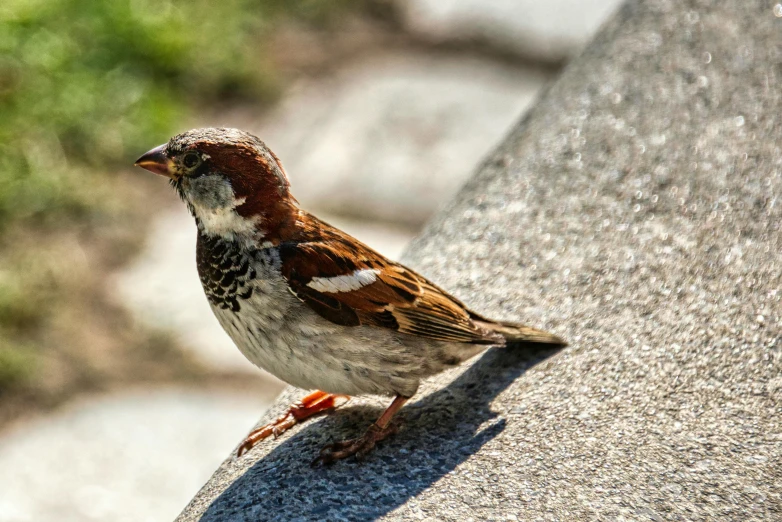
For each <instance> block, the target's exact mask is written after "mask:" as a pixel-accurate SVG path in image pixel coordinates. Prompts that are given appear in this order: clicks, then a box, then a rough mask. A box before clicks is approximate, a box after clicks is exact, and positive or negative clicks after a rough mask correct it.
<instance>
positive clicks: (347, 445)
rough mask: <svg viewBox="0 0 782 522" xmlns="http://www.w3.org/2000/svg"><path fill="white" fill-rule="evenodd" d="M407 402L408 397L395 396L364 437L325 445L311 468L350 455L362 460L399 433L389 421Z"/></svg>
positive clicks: (396, 427) (397, 427)
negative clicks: (387, 439)
mask: <svg viewBox="0 0 782 522" xmlns="http://www.w3.org/2000/svg"><path fill="white" fill-rule="evenodd" d="M408 400H410V397H403V396H401V395H397V396H396V397H395V398H394V402H392V403H391V406H389V407H388V409H386V411H384V412H383V415H381V416H380V418H379V419H377V420H376V421H375V423H374V424H372V425H371V426H370V427H369V429H368V430H367V431H366V433H364V435H362V436H361V437H359V438H357V439H349V440H343V441H341V442H334V443H332V444H327V445H326V446H324V447H323V449H322V450H320V455H319V456H318V458H316V459H315V460H313V461H312V466H319V465H322V464H331V463H332V462H335V461H337V460H340V459H344V458H346V457H349V456H351V455H355V456H356V458H358V459H363V458H364V457H365V456H366V455H367V453H369V452H370V451H371V450H372V448H374V447H375V444H377V443H378V442H380V441H381V440H383V439H385V438H386V437H388V436H390V435H393V434H394V433H396V432H397V431H399V425H398V424H396V423H393V422H391V419H392V418H393V417H394V414H396V412H398V411H399V409H400V408H401V407H402V406H404V404H405V403H406V402H407V401H408Z"/></svg>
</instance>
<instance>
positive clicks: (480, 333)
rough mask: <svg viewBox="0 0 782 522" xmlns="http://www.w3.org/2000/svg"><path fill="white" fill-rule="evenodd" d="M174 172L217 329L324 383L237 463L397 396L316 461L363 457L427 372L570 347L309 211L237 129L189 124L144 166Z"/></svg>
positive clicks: (290, 374) (260, 355) (258, 144)
mask: <svg viewBox="0 0 782 522" xmlns="http://www.w3.org/2000/svg"><path fill="white" fill-rule="evenodd" d="M135 164H136V166H139V167H142V168H144V169H146V170H148V171H150V172H153V173H155V174H160V175H163V176H166V177H168V178H170V183H171V185H172V186H173V187H174V189H175V190H176V192H177V193H178V194H179V196H180V197H181V198H182V200H183V201H184V202H185V204H186V205H187V208H188V209H189V210H190V213H191V214H192V216H193V217H194V218H195V223H196V227H197V229H198V239H197V243H196V262H197V266H198V274H199V278H200V280H201V284H202V286H203V289H204V292H205V293H206V297H207V299H208V301H209V305H210V307H211V309H212V311H213V312H214V315H215V316H216V317H217V320H218V321H219V323H220V325H221V326H222V327H223V329H225V331H226V333H227V334H228V335H229V336H230V338H231V339H232V340H233V342H234V343H235V344H236V346H237V347H238V348H239V350H240V351H241V352H242V353H243V354H244V356H245V357H247V359H249V360H250V361H251V362H252V363H254V364H255V365H257V366H259V367H260V368H263V369H264V370H266V371H268V372H269V373H271V374H273V375H275V376H276V377H278V378H279V379H281V380H283V381H285V382H286V383H288V384H291V385H293V386H295V387H298V388H302V389H306V390H313V389H314V390H317V391H315V392H313V393H310V394H309V395H307V396H306V397H304V398H303V399H302V400H301V401H299V402H298V403H296V404H294V405H292V406H291V407H290V409H288V411H287V413H286V414H285V415H283V416H281V417H280V418H278V419H277V420H276V421H274V422H273V423H271V424H269V425H267V426H263V427H260V428H257V429H255V430H253V431H252V432H251V433H250V434H249V435H248V436H247V438H246V439H245V440H244V442H242V443H241V445H240V446H239V449H238V450H237V457H240V456H241V455H242V454H244V453H246V452H247V451H249V450H250V449H251V448H252V447H253V446H254V445H256V444H257V443H258V442H259V441H261V440H263V439H265V438H267V437H269V436H271V435H274V436H278V435H280V434H281V433H282V432H284V431H285V430H287V429H288V428H290V427H291V426H293V425H294V424H296V423H297V422H300V421H302V420H304V419H306V418H308V417H311V416H313V415H315V414H318V413H321V412H327V411H331V410H333V409H334V408H336V407H338V406H340V405H342V404H344V403H345V402H346V401H347V400H349V398H350V397H351V396H357V395H384V396H389V397H394V399H393V401H392V402H391V404H390V406H389V407H388V409H386V410H385V412H384V413H383V414H382V415H381V416H380V418H378V420H377V421H376V422H375V423H374V424H372V425H371V426H370V427H369V429H368V430H367V431H366V432H365V433H364V434H363V435H362V436H360V437H358V438H355V439H350V440H346V441H341V442H335V443H332V444H329V445H327V446H326V447H324V448H323V449H322V450H321V451H320V454H319V456H318V457H317V458H316V459H315V461H313V464H314V465H319V464H330V463H332V462H334V461H336V460H339V459H343V458H346V457H349V456H351V455H355V456H356V457H357V458H363V457H364V456H365V455H366V454H367V453H368V452H369V451H370V450H372V448H373V447H374V446H375V445H376V443H377V442H379V441H381V440H383V439H385V438H386V437H388V436H389V435H391V434H393V433H395V432H396V431H397V429H398V424H397V423H396V422H392V418H393V417H394V414H396V412H397V411H399V409H400V408H402V406H403V405H404V404H405V402H407V401H408V400H409V399H410V398H411V397H412V396H413V395H415V393H416V390H418V386H419V384H420V383H421V380H423V379H425V378H427V377H429V376H432V375H434V374H437V373H439V372H441V371H443V370H445V369H447V368H452V367H454V366H457V365H459V364H460V363H462V362H464V361H466V360H468V359H470V358H471V357H473V356H474V355H476V354H478V353H480V352H482V351H484V350H486V349H487V348H489V347H492V346H498V347H506V346H507V347H518V346H524V345H532V344H540V343H545V344H550V345H557V346H564V345H565V344H566V343H565V342H564V341H563V340H562V339H561V338H559V337H557V336H555V335H553V334H550V333H547V332H544V331H542V330H538V329H535V328H531V327H528V326H522V325H520V324H515V323H510V322H504V321H493V320H491V319H488V318H486V317H483V316H481V315H480V314H478V313H476V312H474V311H472V310H470V309H468V308H467V307H466V306H465V305H464V303H462V302H461V301H459V300H458V299H456V298H455V297H454V296H452V295H451V294H449V293H448V292H446V291H445V290H443V289H442V288H440V287H438V286H437V285H435V284H434V283H433V282H431V281H429V280H428V279H426V278H425V277H423V276H421V275H420V274H418V273H416V272H415V271H413V270H411V269H410V268H407V267H405V266H403V265H401V264H399V263H397V262H394V261H391V260H390V259H387V258H386V257H384V256H382V255H381V254H379V253H377V252H376V251H374V250H372V249H371V248H370V247H368V246H367V245H365V244H363V243H361V242H360V241H358V240H357V239H355V238H353V237H351V236H350V235H348V234H346V233H345V232H342V231H341V230H339V229H337V228H335V227H333V226H331V225H329V224H328V223H325V222H324V221H321V220H320V219H318V218H317V217H315V216H314V215H312V214H309V213H307V212H306V211H304V210H302V209H301V208H299V205H298V202H297V201H296V199H295V198H294V197H293V195H292V194H291V191H290V184H289V182H288V177H287V175H286V173H285V169H283V166H282V163H281V162H280V160H279V158H278V157H277V156H276V155H275V154H274V152H272V151H271V150H270V149H269V147H267V146H266V144H265V143H264V142H263V141H261V140H260V139H258V138H257V137H255V136H253V135H252V134H249V133H247V132H243V131H241V130H237V129H226V128H205V129H193V130H190V131H187V132H184V133H182V134H179V135H177V136H174V137H173V138H171V140H170V141H169V142H168V143H166V144H164V145H160V146H159V147H156V148H154V149H152V150H150V151H149V152H147V153H146V154H144V155H143V156H141V157H140V158H139V159H138V160H137V161H136V163H135Z"/></svg>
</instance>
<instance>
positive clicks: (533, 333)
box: [475, 320, 567, 346]
mask: <svg viewBox="0 0 782 522" xmlns="http://www.w3.org/2000/svg"><path fill="white" fill-rule="evenodd" d="M475 322H476V323H478V324H479V325H480V326H482V327H484V328H486V329H487V330H491V331H492V332H496V333H498V334H500V335H501V336H503V337H504V338H505V342H506V343H507V344H515V343H541V344H552V345H557V346H567V341H565V340H564V339H562V338H561V337H557V336H556V335H554V334H551V333H548V332H544V331H543V330H538V329H537V328H532V327H529V326H524V325H520V324H515V323H507V322H501V321H487V320H476V321H475Z"/></svg>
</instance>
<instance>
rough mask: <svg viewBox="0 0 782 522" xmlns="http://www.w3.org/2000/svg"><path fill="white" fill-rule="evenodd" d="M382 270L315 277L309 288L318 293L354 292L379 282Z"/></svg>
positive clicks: (371, 269) (364, 270) (365, 270)
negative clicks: (378, 277) (378, 278)
mask: <svg viewBox="0 0 782 522" xmlns="http://www.w3.org/2000/svg"><path fill="white" fill-rule="evenodd" d="M379 273H380V270H377V269H374V268H364V269H362V270H356V271H355V272H353V273H352V274H348V275H341V276H334V277H313V278H312V280H311V281H310V282H309V283H307V286H309V287H310V288H312V289H313V290H317V291H318V292H327V293H331V294H336V293H339V292H352V291H353V290H358V289H359V288H362V287H364V286H367V285H371V284H372V283H374V282H375V281H377V275H378V274H379Z"/></svg>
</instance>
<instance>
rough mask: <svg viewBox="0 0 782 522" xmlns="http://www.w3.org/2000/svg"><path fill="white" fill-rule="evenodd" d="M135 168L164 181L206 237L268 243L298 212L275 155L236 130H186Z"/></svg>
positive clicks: (248, 135) (251, 136) (256, 140)
mask: <svg viewBox="0 0 782 522" xmlns="http://www.w3.org/2000/svg"><path fill="white" fill-rule="evenodd" d="M136 166H138V167H142V168H144V169H146V170H148V171H150V172H154V173H155V174H160V175H163V176H166V177H168V178H170V179H171V185H172V186H173V187H174V188H175V189H176V191H177V192H178V193H179V195H180V196H181V197H182V199H183V200H184V201H185V203H187V206H188V208H189V209H190V213H191V214H193V217H195V219H196V223H197V224H198V227H199V228H200V229H201V231H202V232H203V233H205V234H207V235H218V236H223V237H226V238H231V239H234V238H254V239H262V238H264V239H266V240H273V239H274V238H276V237H279V235H280V232H281V228H284V227H285V226H287V225H288V224H289V222H290V221H291V220H292V219H295V214H296V212H297V210H298V207H297V205H296V200H295V199H294V198H293V197H292V196H291V194H290V191H289V184H288V178H287V176H286V175H285V171H284V170H283V168H282V164H281V163H280V160H279V159H278V158H277V156H275V155H274V153H273V152H272V151H271V150H270V149H269V148H268V147H267V146H266V144H265V143H263V142H262V141H261V140H260V139H258V138H256V137H255V136H253V135H252V134H249V133H247V132H244V131H240V130H237V129H216V128H208V129H193V130H189V131H187V132H184V133H182V134H179V135H177V136H174V137H173V138H171V140H169V142H168V143H166V144H164V145H160V146H159V147H156V148H154V149H152V150H150V151H149V152H147V153H146V154H144V155H143V156H141V157H140V158H139V159H138V160H137V161H136Z"/></svg>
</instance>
